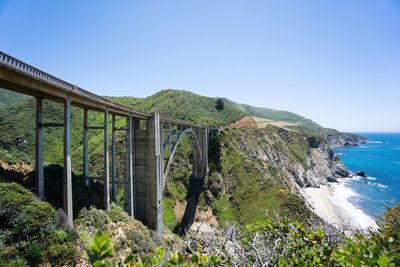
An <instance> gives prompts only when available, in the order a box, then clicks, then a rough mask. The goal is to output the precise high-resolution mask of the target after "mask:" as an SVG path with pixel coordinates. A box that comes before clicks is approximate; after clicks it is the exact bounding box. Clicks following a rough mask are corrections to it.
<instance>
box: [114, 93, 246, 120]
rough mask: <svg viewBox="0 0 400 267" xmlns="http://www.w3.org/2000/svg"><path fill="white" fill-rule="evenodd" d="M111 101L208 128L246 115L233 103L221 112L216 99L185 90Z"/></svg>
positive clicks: (119, 98) (118, 98)
mask: <svg viewBox="0 0 400 267" xmlns="http://www.w3.org/2000/svg"><path fill="white" fill-rule="evenodd" d="M110 99H112V100H114V101H117V102H120V103H123V104H127V105H130V106H132V107H134V108H136V109H138V110H143V111H148V112H158V113H160V114H162V115H165V116H168V117H172V118H176V119H181V120H188V121H192V122H195V123H199V124H205V125H207V126H220V125H223V124H226V123H228V122H230V121H232V120H235V119H237V118H239V117H241V116H243V115H246V113H245V112H244V111H242V110H240V109H239V108H237V106H236V105H234V104H231V103H225V106H224V109H223V110H221V111H219V110H217V109H216V108H215V103H216V99H215V98H212V97H205V96H201V95H198V94H195V93H192V92H188V91H184V90H172V89H169V90H163V91H160V92H158V93H156V94H154V95H152V96H149V97H147V98H144V99H138V98H133V97H110Z"/></svg>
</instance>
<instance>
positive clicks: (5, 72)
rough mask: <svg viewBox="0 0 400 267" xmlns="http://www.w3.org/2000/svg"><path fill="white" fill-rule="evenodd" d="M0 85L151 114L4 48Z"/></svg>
mask: <svg viewBox="0 0 400 267" xmlns="http://www.w3.org/2000/svg"><path fill="white" fill-rule="evenodd" d="M0 87H3V88H5V89H9V90H12V91H16V92H20V93H23V94H27V95H31V96H34V97H42V98H45V99H49V100H52V101H56V102H64V101H65V97H66V95H69V96H70V99H71V104H72V105H74V106H77V107H81V108H83V109H88V110H94V111H105V110H106V108H108V111H109V113H110V114H114V115H117V116H132V117H135V118H139V119H149V118H150V117H151V113H149V112H144V111H139V110H136V109H133V108H131V107H129V106H126V105H123V104H119V103H116V102H114V101H112V100H110V99H107V98H105V97H101V96H98V95H96V94H93V93H91V92H89V91H87V90H85V89H82V88H80V87H78V86H76V85H73V84H71V83H68V82H66V81H64V80H62V79H59V78H57V77H55V76H53V75H50V74H48V73H46V72H44V71H42V70H39V69H37V68H35V67H33V66H31V65H29V64H27V63H24V62H22V61H20V60H18V59H16V58H14V57H12V56H10V55H7V54H6V53H3V52H1V51H0ZM160 120H161V122H165V123H172V124H179V125H186V126H189V127H196V128H204V126H203V125H199V124H194V123H191V122H187V121H182V120H176V119H172V118H167V117H164V116H161V117H160Z"/></svg>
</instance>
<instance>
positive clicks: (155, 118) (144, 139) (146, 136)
mask: <svg viewBox="0 0 400 267" xmlns="http://www.w3.org/2000/svg"><path fill="white" fill-rule="evenodd" d="M160 140H161V138H160V116H159V114H158V113H154V114H153V115H152V116H151V118H150V119H148V120H147V124H146V129H136V130H135V143H134V147H135V157H136V158H135V185H136V201H135V204H136V213H135V217H136V219H138V220H140V221H142V222H143V223H144V224H145V225H147V226H148V227H149V228H150V229H152V230H154V231H155V233H156V234H157V235H161V234H162V231H163V221H162V218H163V214H162V180H163V179H162V178H163V177H162V176H163V164H162V162H163V160H162V155H161V144H160Z"/></svg>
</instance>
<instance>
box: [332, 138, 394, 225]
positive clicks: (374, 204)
mask: <svg viewBox="0 0 400 267" xmlns="http://www.w3.org/2000/svg"><path fill="white" fill-rule="evenodd" d="M358 134H360V135H362V136H364V137H367V138H368V140H369V141H368V143H367V144H360V145H359V146H358V147H351V148H337V149H334V150H335V152H336V153H338V154H339V156H340V158H341V159H342V161H343V163H344V164H345V165H346V167H347V169H348V170H349V171H351V172H357V171H359V170H363V171H365V172H366V174H367V176H368V177H367V178H357V179H351V180H348V181H347V182H346V186H347V187H349V188H351V190H353V191H354V192H355V193H357V196H353V197H351V198H350V199H349V201H350V202H351V203H352V204H353V205H354V206H356V207H357V208H359V209H361V210H362V211H363V212H364V213H365V214H367V215H369V216H370V217H372V218H373V219H378V218H380V217H381V216H382V215H383V214H384V213H385V211H386V207H385V205H388V206H393V205H395V204H396V203H400V133H358Z"/></svg>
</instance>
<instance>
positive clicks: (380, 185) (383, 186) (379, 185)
mask: <svg viewBox="0 0 400 267" xmlns="http://www.w3.org/2000/svg"><path fill="white" fill-rule="evenodd" d="M370 184H371V185H375V186H377V187H379V188H387V186H386V185H384V184H378V183H370Z"/></svg>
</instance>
